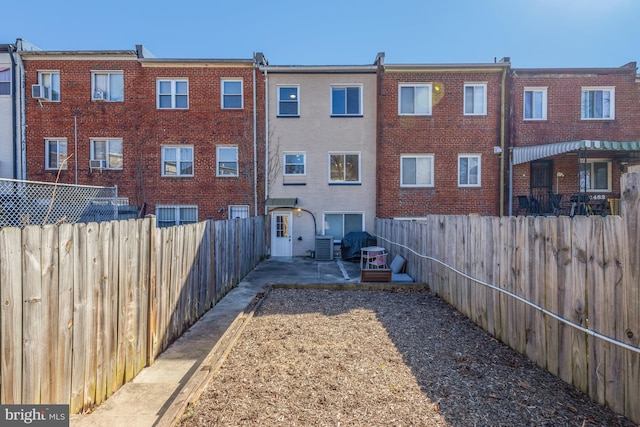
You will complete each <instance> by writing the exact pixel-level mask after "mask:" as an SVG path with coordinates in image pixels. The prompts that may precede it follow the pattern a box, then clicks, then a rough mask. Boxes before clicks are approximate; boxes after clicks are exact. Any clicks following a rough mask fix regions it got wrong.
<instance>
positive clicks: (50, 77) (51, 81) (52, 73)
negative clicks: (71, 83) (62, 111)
mask: <svg viewBox="0 0 640 427" xmlns="http://www.w3.org/2000/svg"><path fill="white" fill-rule="evenodd" d="M60 81H61V78H60V71H58V70H39V71H38V84H39V85H41V86H44V87H46V88H48V89H49V97H48V98H47V101H49V102H60V98H61V93H60Z"/></svg>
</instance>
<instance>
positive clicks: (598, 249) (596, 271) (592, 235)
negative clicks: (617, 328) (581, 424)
mask: <svg viewBox="0 0 640 427" xmlns="http://www.w3.org/2000/svg"><path fill="white" fill-rule="evenodd" d="M588 225H589V229H588V230H586V231H587V233H588V242H587V243H588V245H587V254H586V258H587V299H586V300H587V314H588V322H589V323H588V327H589V329H592V330H594V331H596V332H599V333H605V332H604V331H605V330H606V329H607V315H606V310H607V307H606V306H605V305H604V304H603V302H604V301H605V299H606V296H605V295H606V293H607V289H606V288H607V282H606V281H605V276H604V273H605V268H606V266H605V257H604V236H603V231H604V220H603V219H600V218H598V219H596V220H594V221H589V224H588ZM607 348H608V345H607V343H606V342H605V341H603V340H601V339H598V338H595V337H591V336H587V350H588V359H587V360H588V377H587V380H588V382H587V388H588V390H589V397H591V399H592V400H594V401H595V402H598V403H600V404H604V402H605V400H604V392H605V377H604V375H605V365H606V353H607Z"/></svg>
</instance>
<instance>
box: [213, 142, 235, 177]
mask: <svg viewBox="0 0 640 427" xmlns="http://www.w3.org/2000/svg"><path fill="white" fill-rule="evenodd" d="M216 157H217V159H218V161H217V163H218V168H217V169H218V176H238V147H218V148H217V149H216Z"/></svg>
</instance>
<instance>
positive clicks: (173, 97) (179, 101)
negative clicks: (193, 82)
mask: <svg viewBox="0 0 640 427" xmlns="http://www.w3.org/2000/svg"><path fill="white" fill-rule="evenodd" d="M156 90H157V94H158V99H157V101H156V102H157V107H158V108H159V109H168V110H169V109H187V108H189V81H188V80H186V79H171V80H168V79H160V80H158V81H157V82H156Z"/></svg>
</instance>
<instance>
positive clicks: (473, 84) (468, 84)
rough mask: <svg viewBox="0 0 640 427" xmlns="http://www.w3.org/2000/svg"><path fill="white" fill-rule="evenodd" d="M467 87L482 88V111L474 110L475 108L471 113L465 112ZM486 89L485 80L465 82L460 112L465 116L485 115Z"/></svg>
mask: <svg viewBox="0 0 640 427" xmlns="http://www.w3.org/2000/svg"><path fill="white" fill-rule="evenodd" d="M468 87H473V88H476V87H482V88H483V89H484V100H483V101H484V106H483V111H482V112H476V111H475V110H474V111H473V112H472V113H467V88H468ZM488 97H489V95H488V89H487V83H486V82H465V83H464V87H463V89H462V113H463V115H465V116H486V115H487V98H488Z"/></svg>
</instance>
